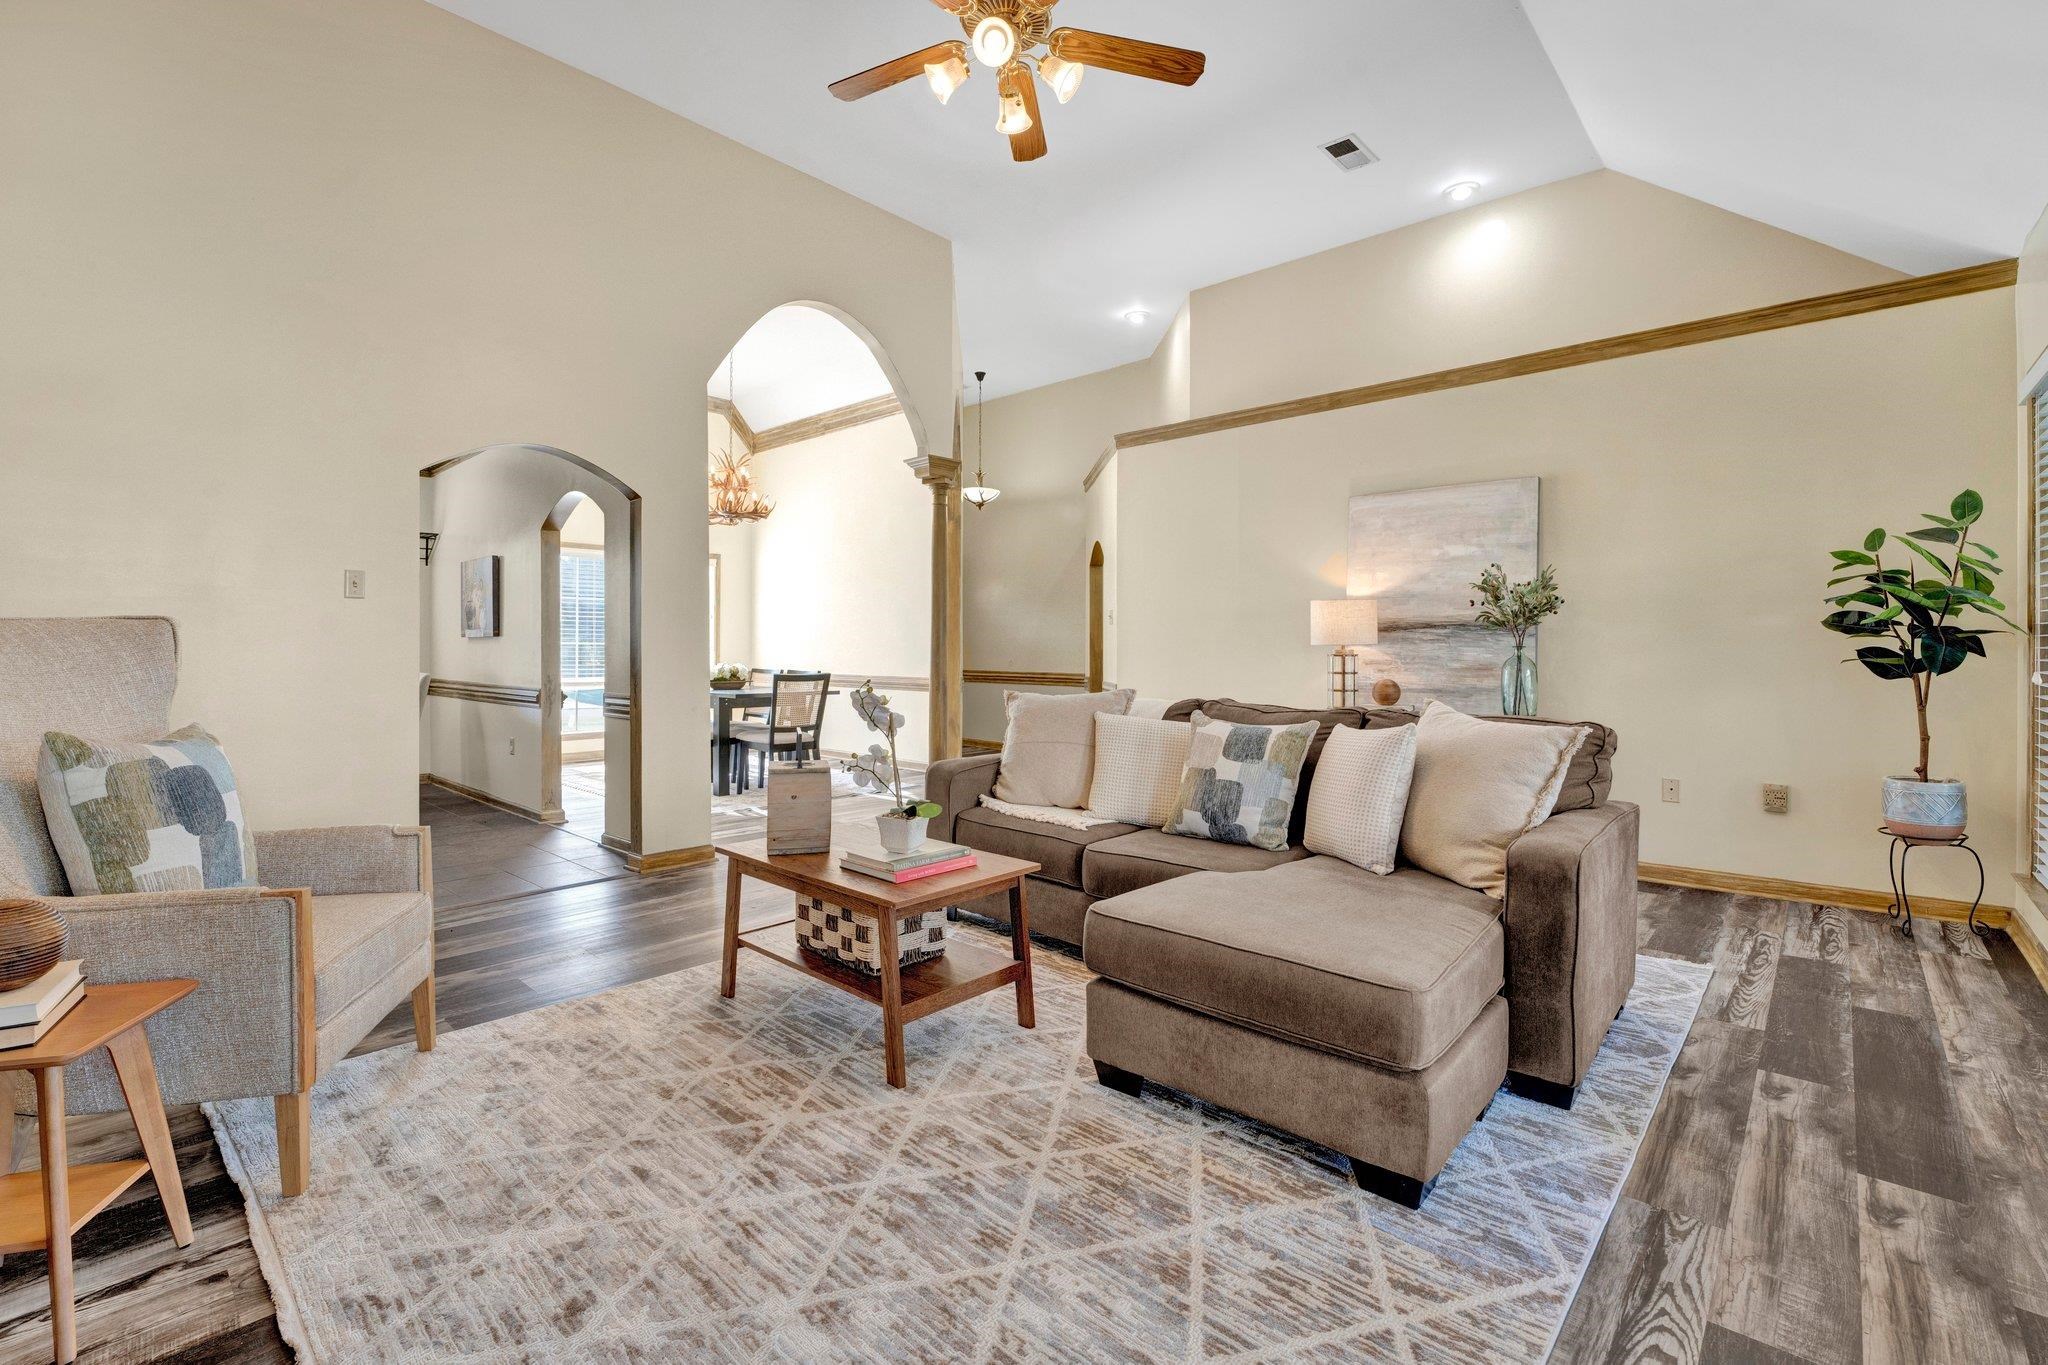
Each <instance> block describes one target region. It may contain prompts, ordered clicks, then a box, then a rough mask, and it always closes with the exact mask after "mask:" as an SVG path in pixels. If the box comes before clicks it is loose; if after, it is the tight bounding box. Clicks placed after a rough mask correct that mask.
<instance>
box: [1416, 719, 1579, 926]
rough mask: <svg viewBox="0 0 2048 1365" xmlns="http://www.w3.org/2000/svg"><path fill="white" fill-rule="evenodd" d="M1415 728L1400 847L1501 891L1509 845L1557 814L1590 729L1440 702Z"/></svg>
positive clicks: (1455, 876) (1428, 864)
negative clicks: (1491, 715) (1501, 721)
mask: <svg viewBox="0 0 2048 1365" xmlns="http://www.w3.org/2000/svg"><path fill="white" fill-rule="evenodd" d="M1414 728H1415V778H1414V780H1413V782H1411V783H1410V785H1409V788H1408V814H1407V817H1406V818H1405V819H1404V820H1403V821H1402V823H1401V855H1402V856H1403V857H1405V858H1406V859H1407V860H1408V861H1409V862H1411V863H1414V864H1415V865H1416V866H1417V867H1419V868H1421V869H1423V870H1424V871H1425V872H1434V873H1435V874H1436V875H1437V876H1439V877H1442V878H1444V879H1445V880H1447V881H1453V882H1456V883H1458V885H1460V886H1469V887H1471V888H1472V889H1473V890H1475V891H1484V892H1485V893H1486V894H1487V895H1489V896H1491V897H1493V898H1494V899H1495V900H1500V899H1501V898H1502V897H1503V896H1504V895H1505V894H1506V892H1507V884H1508V845H1510V844H1512V843H1514V841H1515V840H1517V839H1519V838H1521V837H1522V836H1523V835H1524V834H1526V833H1527V832H1528V831H1529V830H1531V829H1534V828H1535V827H1536V826H1537V825H1540V824H1542V823H1543V822H1544V821H1545V820H1547V819H1549V818H1550V812H1551V810H1552V809H1553V808H1554V807H1555V806H1556V805H1557V794H1558V791H1559V789H1560V788H1561V787H1563V785H1564V778H1565V773H1566V772H1567V771H1569V770H1570V768H1571V761H1572V755H1573V753H1575V752H1576V751H1577V750H1578V747H1579V745H1580V744H1581V743H1583V742H1584V741H1585V738H1586V734H1587V731H1586V728H1585V727H1584V726H1565V725H1495V724H1491V723H1489V722H1488V721H1485V720H1481V719H1480V718H1479V717H1477V716H1468V715H1465V714H1463V713H1461V712H1458V711H1454V710H1452V709H1451V708H1450V707H1448V706H1445V705H1444V704H1443V703H1442V702H1435V701H1433V702H1431V703H1430V704H1429V706H1428V707H1427V708H1426V709H1425V710H1424V711H1423V713H1422V719H1421V720H1419V721H1417V722H1416V723H1415V727H1414Z"/></svg>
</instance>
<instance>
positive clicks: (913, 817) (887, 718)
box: [841, 680, 939, 853]
mask: <svg viewBox="0 0 2048 1365" xmlns="http://www.w3.org/2000/svg"><path fill="white" fill-rule="evenodd" d="M852 701H853V709H854V710H855V711H857V712H858V713H859V714H860V718H861V719H862V720H863V721H865V722H866V723H867V727H868V729H870V730H873V731H874V732H875V733H876V734H878V735H880V736H882V738H884V739H886V740H888V741H889V747H888V748H886V749H885V748H883V747H882V746H881V745H879V744H870V745H868V751H867V752H866V753H864V754H855V755H854V756H853V757H852V758H849V759H846V760H844V761H843V762H842V764H841V766H842V767H843V768H844V769H845V770H846V771H847V772H848V773H850V774H852V776H853V785H854V786H856V787H859V788H861V789H862V790H868V789H873V790H874V791H875V792H877V793H878V794H880V795H882V796H887V797H890V798H892V799H893V800H894V801H895V802H896V805H895V807H894V808H893V809H892V810H890V811H889V812H888V813H887V814H885V815H877V816H876V817H875V830H876V832H877V833H879V834H880V835H881V837H882V847H883V848H884V849H886V850H888V851H889V852H891V853H909V852H911V851H913V850H915V849H916V848H917V846H918V845H919V844H922V843H923V842H924V831H925V827H926V825H928V824H929V823H930V822H931V818H932V817H933V816H934V815H937V814H938V813H939V806H938V804H937V803H936V802H933V801H906V800H905V799H904V797H903V770H902V769H901V768H900V767H898V766H897V763H896V732H897V731H898V730H900V729H902V728H903V724H904V716H903V714H902V713H901V712H898V711H891V710H890V709H889V699H888V698H887V697H885V696H882V695H881V694H880V693H878V692H876V691H875V684H874V682H873V680H869V681H867V682H864V683H862V684H861V685H860V686H859V687H856V688H854V689H853V694H852Z"/></svg>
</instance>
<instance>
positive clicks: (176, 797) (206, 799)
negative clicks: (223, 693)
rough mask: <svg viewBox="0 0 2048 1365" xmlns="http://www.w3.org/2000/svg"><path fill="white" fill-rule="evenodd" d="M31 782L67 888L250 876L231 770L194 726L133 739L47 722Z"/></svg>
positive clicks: (191, 887)
mask: <svg viewBox="0 0 2048 1365" xmlns="http://www.w3.org/2000/svg"><path fill="white" fill-rule="evenodd" d="M36 789H37V791H38V792H40V793H41V795H42V798H43V818H44V819H45V820H46V821H47V822H48V823H49V826H50V842H51V843H53V844H55V845H56V846H57V856H58V857H59V858H60V859H61V860H62V861H63V863H64V876H65V879H66V880H68V881H69V882H70V883H71V894H72V895H74V896H102V895H111V894H114V893H116V892H121V891H202V890H214V889H217V888H220V887H225V886H255V885H257V882H256V839H255V836H254V835H253V834H252V833H250V830H249V824H248V821H247V820H246V819H244V818H243V815H242V800H241V796H240V795H239V794H238V793H237V792H236V790H235V774H234V770H233V769H231V768H230V767H228V760H227V755H225V754H223V753H222V752H221V750H220V743H219V741H218V740H216V739H214V737H213V736H212V735H210V734H208V733H207V732H206V731H205V730H203V729H201V728H200V727H199V726H197V725H188V726H186V727H185V728H184V729H182V730H179V731H177V732H176V733H175V734H169V735H166V736H164V737H163V738H162V739H160V740H157V741H155V742H154V743H131V744H95V743H93V742H92V741H91V740H85V739H80V738H79V737H78V736H76V735H67V734H63V733H61V732H59V731H55V730H52V731H51V732H49V733H48V734H46V735H44V736H43V750H42V753H41V754H40V755H39V756H38V758H37V760H36Z"/></svg>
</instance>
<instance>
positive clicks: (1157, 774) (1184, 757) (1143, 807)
mask: <svg viewBox="0 0 2048 1365" xmlns="http://www.w3.org/2000/svg"><path fill="white" fill-rule="evenodd" d="M1193 737H1194V729H1193V727H1192V726H1190V725H1189V724H1188V723H1187V722H1186V721H1184V720H1150V719H1147V718H1145V717H1142V716H1115V715H1110V714H1109V713H1108V712H1097V713H1096V716H1095V780H1094V781H1093V782H1092V783H1090V784H1089V787H1088V809H1089V811H1090V812H1092V813H1093V814H1096V815H1100V816H1102V817H1103V818H1104V819H1108V820H1116V821H1120V822H1121V823H1123V824H1126V825H1146V826H1149V827H1150V828H1152V829H1159V828H1161V827H1162V826H1164V825H1165V824H1166V822H1167V821H1168V820H1171V819H1172V818H1173V800H1174V797H1175V796H1177V795H1179V793H1180V775H1181V772H1182V771H1183V770H1184V769H1185V768H1186V767H1187V766H1188V741H1189V740H1190V739H1192V738H1193Z"/></svg>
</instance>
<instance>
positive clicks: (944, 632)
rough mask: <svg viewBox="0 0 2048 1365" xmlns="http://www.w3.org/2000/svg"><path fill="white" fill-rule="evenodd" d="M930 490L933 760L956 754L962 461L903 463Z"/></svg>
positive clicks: (929, 458)
mask: <svg viewBox="0 0 2048 1365" xmlns="http://www.w3.org/2000/svg"><path fill="white" fill-rule="evenodd" d="M904 463H905V464H908V465H909V466H910V469H911V472H912V473H914V474H916V475H917V477H918V478H919V480H921V481H922V482H923V483H924V486H925V487H927V488H929V489H931V490H932V691H931V698H932V703H931V704H932V713H931V734H932V739H931V757H932V758H933V759H934V760H937V759H941V758H957V757H959V755H960V670H961V668H962V666H963V665H962V653H961V619H962V618H961V605H960V603H961V594H960V462H959V461H958V460H949V459H947V458H946V457H945V456H943V455H920V456H918V457H917V458H915V459H912V460H906V461H904Z"/></svg>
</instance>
